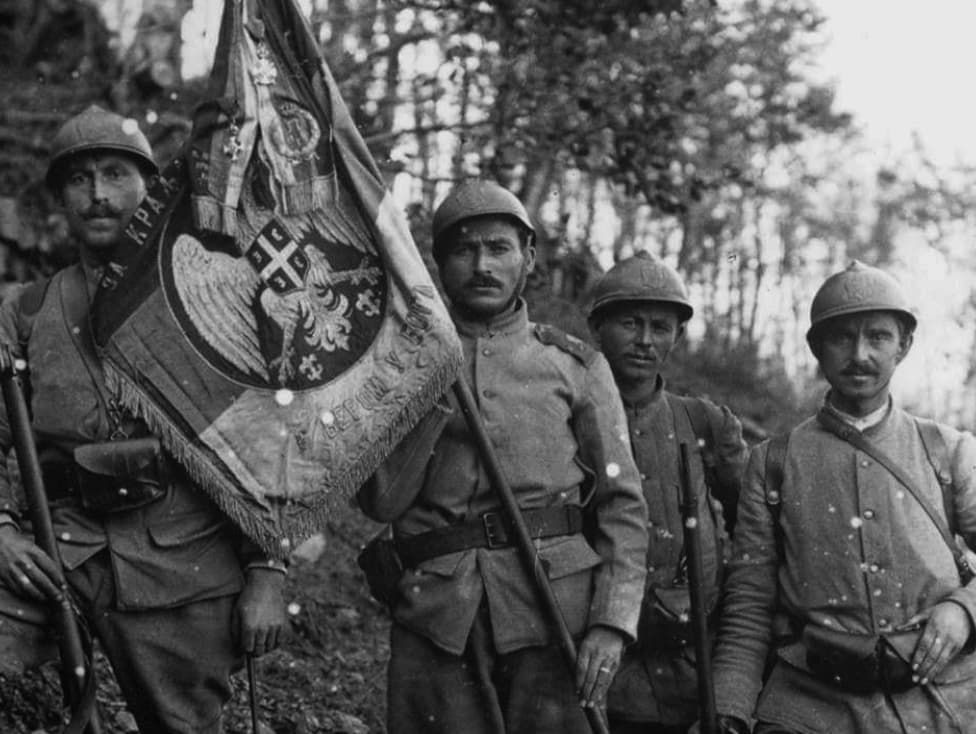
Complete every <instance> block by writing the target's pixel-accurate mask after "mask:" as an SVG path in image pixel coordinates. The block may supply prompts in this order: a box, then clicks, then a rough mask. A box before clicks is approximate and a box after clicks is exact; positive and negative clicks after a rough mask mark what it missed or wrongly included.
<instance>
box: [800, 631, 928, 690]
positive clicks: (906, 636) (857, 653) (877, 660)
mask: <svg viewBox="0 0 976 734" xmlns="http://www.w3.org/2000/svg"><path fill="white" fill-rule="evenodd" d="M921 633H922V632H921V629H918V628H915V629H910V630H905V631H903V632H893V633H890V634H885V635H859V634H851V633H848V632H836V631H834V630H830V629H827V628H825V627H820V626H818V625H812V624H808V625H806V626H805V627H804V628H803V633H802V635H801V639H802V641H803V645H804V647H805V648H806V661H807V667H809V668H810V670H811V672H813V673H814V674H815V675H816V676H817V677H818V678H820V679H821V680H822V681H824V682H825V683H829V684H831V685H833V686H836V687H838V688H840V689H843V690H845V691H851V692H853V693H873V692H877V691H886V692H888V693H899V692H901V691H906V690H908V689H909V688H911V687H912V686H913V685H915V683H914V682H913V681H912V666H911V658H912V652H913V651H914V649H915V645H916V643H917V642H918V638H919V636H920V635H921Z"/></svg>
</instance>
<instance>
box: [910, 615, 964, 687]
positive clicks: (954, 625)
mask: <svg viewBox="0 0 976 734" xmlns="http://www.w3.org/2000/svg"><path fill="white" fill-rule="evenodd" d="M919 622H925V629H924V630H923V631H922V634H921V636H920V637H919V638H918V644H916V645H915V652H914V653H913V654H912V671H913V675H912V679H913V680H914V681H915V682H916V683H921V684H922V685H925V684H926V683H928V682H929V681H931V680H932V679H934V678H935V677H936V676H937V675H938V674H939V673H941V672H942V669H943V668H944V667H945V666H946V664H948V663H949V661H950V660H952V659H953V658H954V657H955V656H956V654H957V653H958V652H959V651H960V650H961V649H962V648H963V647H964V646H965V644H966V642H968V641H969V636H970V635H971V634H972V632H973V627H972V621H971V620H970V619H969V614H967V612H966V610H965V609H963V608H962V606H960V605H959V604H956V603H955V602H952V601H944V602H939V603H938V604H936V605H935V606H934V607H932V608H931V609H927V610H926V611H924V612H922V613H921V614H918V615H916V616H915V617H913V618H912V619H910V620H909V623H910V624H917V623H919Z"/></svg>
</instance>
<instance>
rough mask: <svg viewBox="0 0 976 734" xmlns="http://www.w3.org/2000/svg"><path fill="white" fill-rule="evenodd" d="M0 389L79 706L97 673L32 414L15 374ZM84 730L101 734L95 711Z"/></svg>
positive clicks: (0, 376)
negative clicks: (72, 590)
mask: <svg viewBox="0 0 976 734" xmlns="http://www.w3.org/2000/svg"><path fill="white" fill-rule="evenodd" d="M0 389H2V392H3V401H4V405H5V406H6V409H7V420H8V422H9V424H10V433H11V436H12V439H13V444H14V452H15V453H16V455H17V464H18V466H19V467H20V474H21V480H22V482H23V485H24V494H25V495H26V498H27V506H28V510H29V515H30V521H31V527H32V529H33V532H34V542H35V543H37V545H38V547H40V549H41V550H43V551H44V552H45V553H47V554H48V555H49V556H50V557H51V558H52V559H53V560H54V565H55V567H56V569H57V577H56V578H55V579H54V580H55V581H56V583H57V585H58V588H59V589H60V590H61V599H60V601H58V602H57V603H55V604H54V605H53V609H52V612H53V615H52V616H53V622H54V626H55V629H56V630H57V638H58V651H59V652H60V654H61V667H62V673H63V675H62V680H63V681H64V682H65V686H66V687H67V688H68V690H66V691H65V699H66V700H67V701H68V702H70V703H71V704H72V705H76V704H78V702H80V701H81V698H82V692H83V689H84V684H85V680H86V678H87V677H88V676H89V675H93V674H94V671H92V670H89V668H88V665H87V663H86V661H85V653H84V648H83V646H82V643H81V632H80V631H79V629H78V620H77V619H75V614H74V610H73V609H72V606H71V596H70V594H69V593H68V583H67V581H66V580H65V578H64V573H63V572H62V568H63V567H62V565H61V553H60V552H59V550H58V541H57V539H56V538H55V536H54V523H53V521H52V520H51V510H50V508H49V507H48V504H47V493H46V492H45V489H44V478H43V475H42V474H41V462H40V460H39V459H38V456H37V447H36V446H35V444H34V432H33V429H32V428H31V421H30V413H29V412H28V410H27V401H26V400H25V398H24V391H23V389H22V387H21V382H20V377H19V376H18V375H17V374H16V373H15V372H14V371H13V370H4V371H3V372H2V373H0ZM85 730H86V732H88V734H101V726H100V724H99V723H98V719H97V716H96V715H95V712H94V710H93V711H92V715H91V718H90V719H89V721H88V724H87V726H86V729H85Z"/></svg>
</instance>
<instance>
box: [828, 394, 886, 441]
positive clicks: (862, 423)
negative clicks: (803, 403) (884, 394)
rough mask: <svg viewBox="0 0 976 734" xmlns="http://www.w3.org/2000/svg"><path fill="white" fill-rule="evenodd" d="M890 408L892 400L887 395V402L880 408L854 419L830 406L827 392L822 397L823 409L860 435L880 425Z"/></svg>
mask: <svg viewBox="0 0 976 734" xmlns="http://www.w3.org/2000/svg"><path fill="white" fill-rule="evenodd" d="M891 406H892V399H891V396H890V395H889V396H888V401H887V402H886V403H885V404H884V405H882V406H881V407H880V408H878V409H877V410H875V411H872V412H870V413H868V414H867V415H865V416H861V417H856V416H853V415H850V414H848V413H845V412H844V411H842V410H838V409H837V408H835V407H834V406H833V405H831V404H830V391H829V390H828V391H827V394H826V395H824V400H823V407H824V408H825V409H826V410H829V411H830V412H831V413H833V414H834V415H836V416H837V417H838V418H840V419H841V420H842V421H844V422H845V423H847V424H848V425H850V426H853V427H854V428H856V429H857V430H858V431H861V432H862V433H863V432H864V431H866V430H868V429H869V428H874V427H875V426H877V425H879V424H881V422H882V421H884V419H885V418H887V417H888V413H889V411H890V410H891Z"/></svg>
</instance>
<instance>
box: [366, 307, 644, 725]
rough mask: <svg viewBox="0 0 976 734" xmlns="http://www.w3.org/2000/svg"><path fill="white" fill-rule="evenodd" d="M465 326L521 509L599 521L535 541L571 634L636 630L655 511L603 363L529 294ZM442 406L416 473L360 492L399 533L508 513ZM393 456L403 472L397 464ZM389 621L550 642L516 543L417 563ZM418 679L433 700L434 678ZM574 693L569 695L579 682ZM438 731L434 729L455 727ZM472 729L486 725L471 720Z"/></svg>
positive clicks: (455, 650) (494, 645) (456, 418)
mask: <svg viewBox="0 0 976 734" xmlns="http://www.w3.org/2000/svg"><path fill="white" fill-rule="evenodd" d="M456 324H457V328H458V332H459V334H460V336H461V340H462V343H463V346H464V353H465V363H466V368H467V372H468V379H469V381H470V384H471V386H472V389H473V391H474V393H475V395H476V398H477V401H478V407H479V412H480V414H481V418H482V420H483V421H484V424H485V427H486V430H487V432H488V436H489V438H490V440H491V442H492V444H493V445H494V447H495V449H496V452H497V455H498V459H499V461H500V463H501V466H502V470H503V472H504V474H505V476H506V478H507V479H508V481H509V483H510V485H511V487H512V489H513V491H514V493H515V495H516V498H517V500H518V503H519V505H520V506H521V507H522V508H523V509H530V508H542V507H556V506H564V505H573V504H576V505H578V504H582V503H584V502H585V503H588V511H590V512H592V513H593V515H594V517H595V518H596V522H595V529H594V531H593V532H592V533H591V536H590V538H589V542H588V541H587V539H586V538H584V537H583V535H582V534H576V535H566V536H559V537H554V538H548V539H544V540H537V541H536V544H537V547H538V548H539V552H540V556H541V557H542V558H543V559H544V562H545V563H547V565H548V569H549V577H550V579H551V580H552V586H553V589H554V591H555V594H556V597H557V599H558V601H559V603H560V606H561V608H562V611H563V615H564V617H565V619H566V623H567V625H568V627H569V629H570V632H571V633H572V634H573V635H576V636H579V635H582V634H583V633H584V632H585V631H586V630H587V629H589V628H591V627H593V626H594V625H605V626H608V627H612V628H613V629H616V630H619V631H620V632H621V633H622V634H623V635H624V636H625V637H627V638H630V639H633V637H634V636H635V633H636V627H637V619H638V614H639V611H640V598H641V595H642V591H643V582H644V564H643V559H644V555H645V553H646V547H647V546H646V544H647V531H646V512H647V510H646V506H645V503H644V500H643V497H642V495H641V492H640V480H639V479H638V476H637V470H636V468H635V466H634V461H633V457H632V456H631V453H630V447H629V444H628V440H627V425H626V419H625V417H624V413H623V408H622V406H621V403H620V397H619V395H618V393H617V390H616V387H615V385H614V382H613V378H612V375H611V374H610V369H609V366H608V365H607V363H606V360H605V359H604V358H603V357H602V355H599V354H598V353H596V352H594V351H593V350H591V349H590V348H588V347H586V346H585V345H583V344H582V343H581V342H577V341H575V340H571V338H569V337H565V336H562V337H561V339H562V341H563V346H562V347H560V346H558V345H555V344H546V343H544V341H543V340H542V339H540V338H539V335H538V333H537V331H536V329H535V328H534V326H533V325H532V324H530V323H529V321H528V319H527V316H526V310H525V306H524V303H520V304H519V307H518V308H517V309H515V310H514V311H513V312H509V313H506V314H504V315H502V316H500V317H498V318H496V319H494V320H493V321H491V322H489V323H470V322H466V321H464V320H462V319H457V318H456ZM442 415H443V420H441V421H440V424H439V425H438V426H437V427H436V428H434V429H433V430H432V431H429V432H428V435H430V436H433V437H434V438H435V439H436V440H435V442H433V452H432V453H430V455H429V460H427V461H426V463H425V464H422V465H421V466H420V467H419V471H416V472H413V474H412V476H411V477H406V476H404V474H405V473H406V472H403V471H400V472H399V473H398V474H397V476H396V479H395V481H390V482H384V481H380V479H381V478H382V477H383V473H382V472H380V473H379V474H378V475H377V480H376V481H374V482H371V483H370V484H368V485H367V486H366V487H365V488H364V490H363V491H362V493H361V495H360V503H361V505H362V506H363V508H364V509H365V510H366V511H367V513H368V514H370V515H372V516H373V517H375V518H377V519H382V520H390V519H393V520H394V532H395V535H396V536H398V537H402V536H407V535H416V534H419V533H424V532H426V531H429V530H432V529H435V528H441V527H444V526H447V525H453V524H458V523H462V522H466V521H471V520H473V519H476V518H477V517H478V516H479V515H481V514H482V513H484V512H487V511H497V510H498V509H499V506H500V505H499V502H498V500H497V498H496V494H495V491H494V489H493V488H492V486H491V482H490V481H489V479H488V477H487V475H486V473H485V470H484V467H483V466H482V462H481V461H480V459H479V453H478V451H477V448H476V446H475V444H474V441H473V439H472V436H471V434H470V433H469V431H468V428H467V425H466V423H465V421H464V418H463V416H462V415H461V413H460V411H459V410H458V409H456V408H455V409H453V411H452V412H451V413H450V415H449V416H448V415H447V414H446V413H445V414H442ZM421 442H422V439H421ZM407 453H413V454H414V455H416V454H417V453H421V454H423V452H422V451H416V452H407ZM423 455H424V456H426V454H423ZM391 463H393V464H394V465H395V468H396V465H397V462H396V460H391ZM400 468H402V467H400ZM393 616H394V619H395V621H396V622H397V623H398V625H401V626H402V627H403V628H404V629H405V630H409V631H410V632H412V633H413V634H414V635H417V636H419V637H420V638H422V639H425V640H428V641H429V642H430V643H432V645H433V646H434V647H435V648H436V649H437V650H440V651H443V652H445V653H448V655H449V657H455V656H460V655H462V653H464V652H465V649H466V645H467V644H468V643H469V638H470V637H471V636H472V631H473V630H474V629H478V630H481V629H483V628H484V629H486V630H487V635H488V636H489V639H487V640H485V644H486V646H487V648H490V653H491V654H492V655H502V656H504V655H507V654H510V653H516V652H517V651H520V650H523V649H525V648H528V647H532V646H544V645H547V644H549V643H551V642H553V640H554V637H553V635H552V633H551V630H550V624H549V623H548V621H547V620H546V617H545V614H544V613H543V612H542V611H541V610H540V609H539V605H538V603H537V600H536V592H535V590H534V587H533V583H532V582H531V580H530V579H529V577H528V575H527V574H526V573H525V571H524V570H523V568H522V564H521V562H520V560H519V558H518V555H517V552H516V550H515V548H513V547H505V548H496V549H487V548H477V549H467V550H462V551H458V552H455V553H449V554H447V555H443V556H439V557H436V558H432V559H430V560H427V561H424V562H422V563H420V564H419V566H418V567H417V568H411V569H407V570H406V572H405V573H404V575H403V578H402V579H401V581H400V584H399V600H398V601H397V602H396V604H395V606H394V609H393ZM479 620H480V621H479ZM397 640H398V636H397V634H394V637H393V643H394V644H393V647H392V653H391V654H392V660H391V670H394V669H396V668H397V665H398V662H397V660H398V657H399V656H401V655H404V654H408V653H406V652H405V651H406V650H407V647H408V646H407V645H405V644H398V642H397ZM431 657H432V659H433V658H437V654H435V653H433V652H432V653H431ZM438 659H439V658H438ZM558 668H559V666H558V665H557V666H556V669H558ZM416 686H417V689H418V690H417V691H416V693H417V695H423V691H421V690H420V689H422V688H423V687H424V682H423V681H417V682H416ZM568 693H569V700H570V702H573V701H574V697H573V691H572V690H571V689H570V690H568ZM400 695H407V696H409V695H411V693H410V692H407V693H401V694H400ZM570 705H574V704H573V703H571V704H570ZM474 717H475V718H479V715H478V714H477V713H474ZM390 725H391V726H396V725H398V724H397V723H396V722H393V721H391V722H390ZM400 725H402V722H401V724H400ZM430 726H431V727H432V728H430V731H438V730H441V731H447V730H448V728H441V729H437V728H434V724H433V723H431V724H430ZM421 730H422V729H421ZM465 730H466V731H482V730H483V729H479V728H477V727H475V726H474V724H472V727H470V728H467V729H465ZM530 730H531V729H530ZM541 730H542V729H540V731H541Z"/></svg>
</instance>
